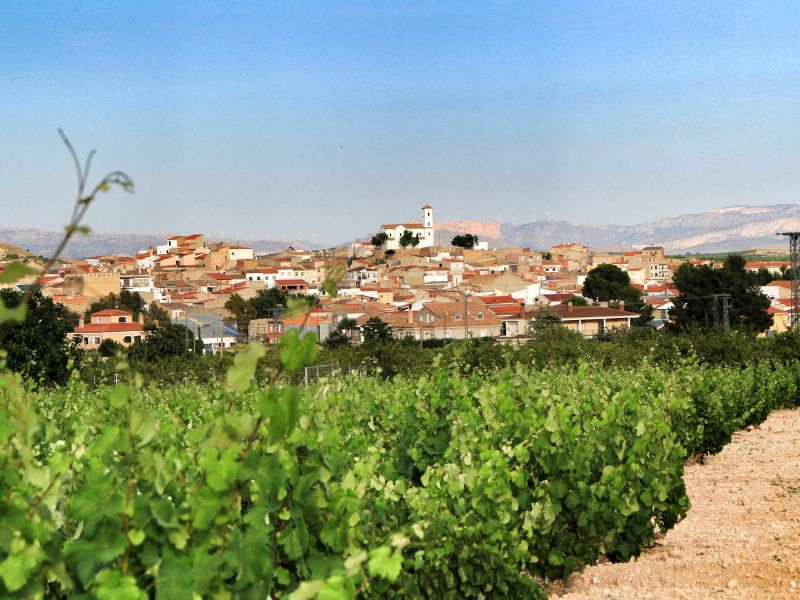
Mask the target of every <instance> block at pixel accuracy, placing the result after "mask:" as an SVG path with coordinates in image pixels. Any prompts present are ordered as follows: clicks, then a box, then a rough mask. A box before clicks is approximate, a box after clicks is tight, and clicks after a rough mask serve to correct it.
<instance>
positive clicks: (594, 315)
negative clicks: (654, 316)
mask: <svg viewBox="0 0 800 600" xmlns="http://www.w3.org/2000/svg"><path fill="white" fill-rule="evenodd" d="M552 308H553V309H555V312H556V314H557V315H558V316H559V317H560V318H561V319H562V320H564V321H569V320H573V319H603V318H606V319H610V318H622V317H632V318H637V317H638V316H639V315H638V314H637V313H635V312H628V311H625V310H618V309H616V308H606V307H605V306H568V305H565V304H559V305H558V306H554V307H552ZM534 316H535V315H534Z"/></svg>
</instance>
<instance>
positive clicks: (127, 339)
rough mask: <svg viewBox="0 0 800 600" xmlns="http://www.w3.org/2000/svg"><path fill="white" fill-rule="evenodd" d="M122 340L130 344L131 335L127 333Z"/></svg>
mask: <svg viewBox="0 0 800 600" xmlns="http://www.w3.org/2000/svg"><path fill="white" fill-rule="evenodd" d="M122 341H123V342H125V343H126V344H130V343H131V336H129V335H126V336H125V337H123V338H122Z"/></svg>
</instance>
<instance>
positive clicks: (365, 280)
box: [347, 267, 380, 287]
mask: <svg viewBox="0 0 800 600" xmlns="http://www.w3.org/2000/svg"><path fill="white" fill-rule="evenodd" d="M379 277H380V272H379V271H378V269H372V268H370V267H356V268H354V269H348V271H347V281H350V282H352V283H353V284H355V285H356V286H359V287H360V286H362V285H364V284H369V283H377V282H378V279H379Z"/></svg>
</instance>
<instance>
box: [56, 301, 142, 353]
mask: <svg viewBox="0 0 800 600" xmlns="http://www.w3.org/2000/svg"><path fill="white" fill-rule="evenodd" d="M142 323H143V317H142V315H139V321H134V320H133V315H132V314H131V313H129V312H127V311H124V310H119V309H116V308H109V309H106V310H101V311H98V312H94V313H92V314H91V315H90V322H89V323H86V324H84V322H83V317H81V318H80V322H79V324H78V326H77V327H76V328H75V329H74V330H73V332H72V333H71V334H69V335H68V337H70V338H71V339H73V340H74V339H77V340H78V341H79V343H80V345H81V347H82V348H83V349H84V350H97V349H98V348H99V347H100V344H101V343H102V342H103V340H113V341H115V342H117V343H118V344H121V345H122V346H125V347H128V346H131V345H132V344H133V343H134V342H138V341H140V340H141V339H142V338H143V337H144V336H145V335H146V334H145V332H144V325H143V324H142Z"/></svg>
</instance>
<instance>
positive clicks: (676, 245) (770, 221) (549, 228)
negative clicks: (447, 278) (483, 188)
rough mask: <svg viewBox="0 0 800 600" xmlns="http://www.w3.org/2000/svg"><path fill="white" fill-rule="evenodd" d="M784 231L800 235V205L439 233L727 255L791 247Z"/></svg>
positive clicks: (474, 226) (472, 226)
mask: <svg viewBox="0 0 800 600" xmlns="http://www.w3.org/2000/svg"><path fill="white" fill-rule="evenodd" d="M779 231H800V205H797V204H776V205H771V206H729V207H725V208H718V209H714V210H710V211H708V212H704V213H697V214H686V215H677V216H670V217H663V218H661V219H656V220H655V221H650V222H648V223H641V224H639V225H629V226H625V225H590V224H579V223H570V222H567V221H553V222H541V221H540V222H536V223H525V224H522V225H511V224H509V223H504V224H498V223H487V222H484V221H458V222H442V223H439V224H438V228H437V234H438V235H439V236H440V238H441V240H442V242H443V243H447V241H449V238H451V237H452V235H455V234H457V233H464V232H469V233H476V234H477V235H478V236H479V238H480V239H481V240H486V241H488V242H489V243H490V244H491V245H495V246H502V245H505V246H529V247H531V248H548V247H550V246H552V245H554V244H558V243H561V242H571V241H580V242H583V243H585V244H588V245H589V246H590V247H591V248H592V249H595V250H619V249H620V248H622V247H641V246H644V245H648V244H656V245H661V246H664V247H666V249H667V250H668V251H669V252H725V251H731V250H744V249H748V248H772V247H784V246H786V240H785V238H781V237H778V236H776V235H775V234H776V233H777V232H779Z"/></svg>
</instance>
